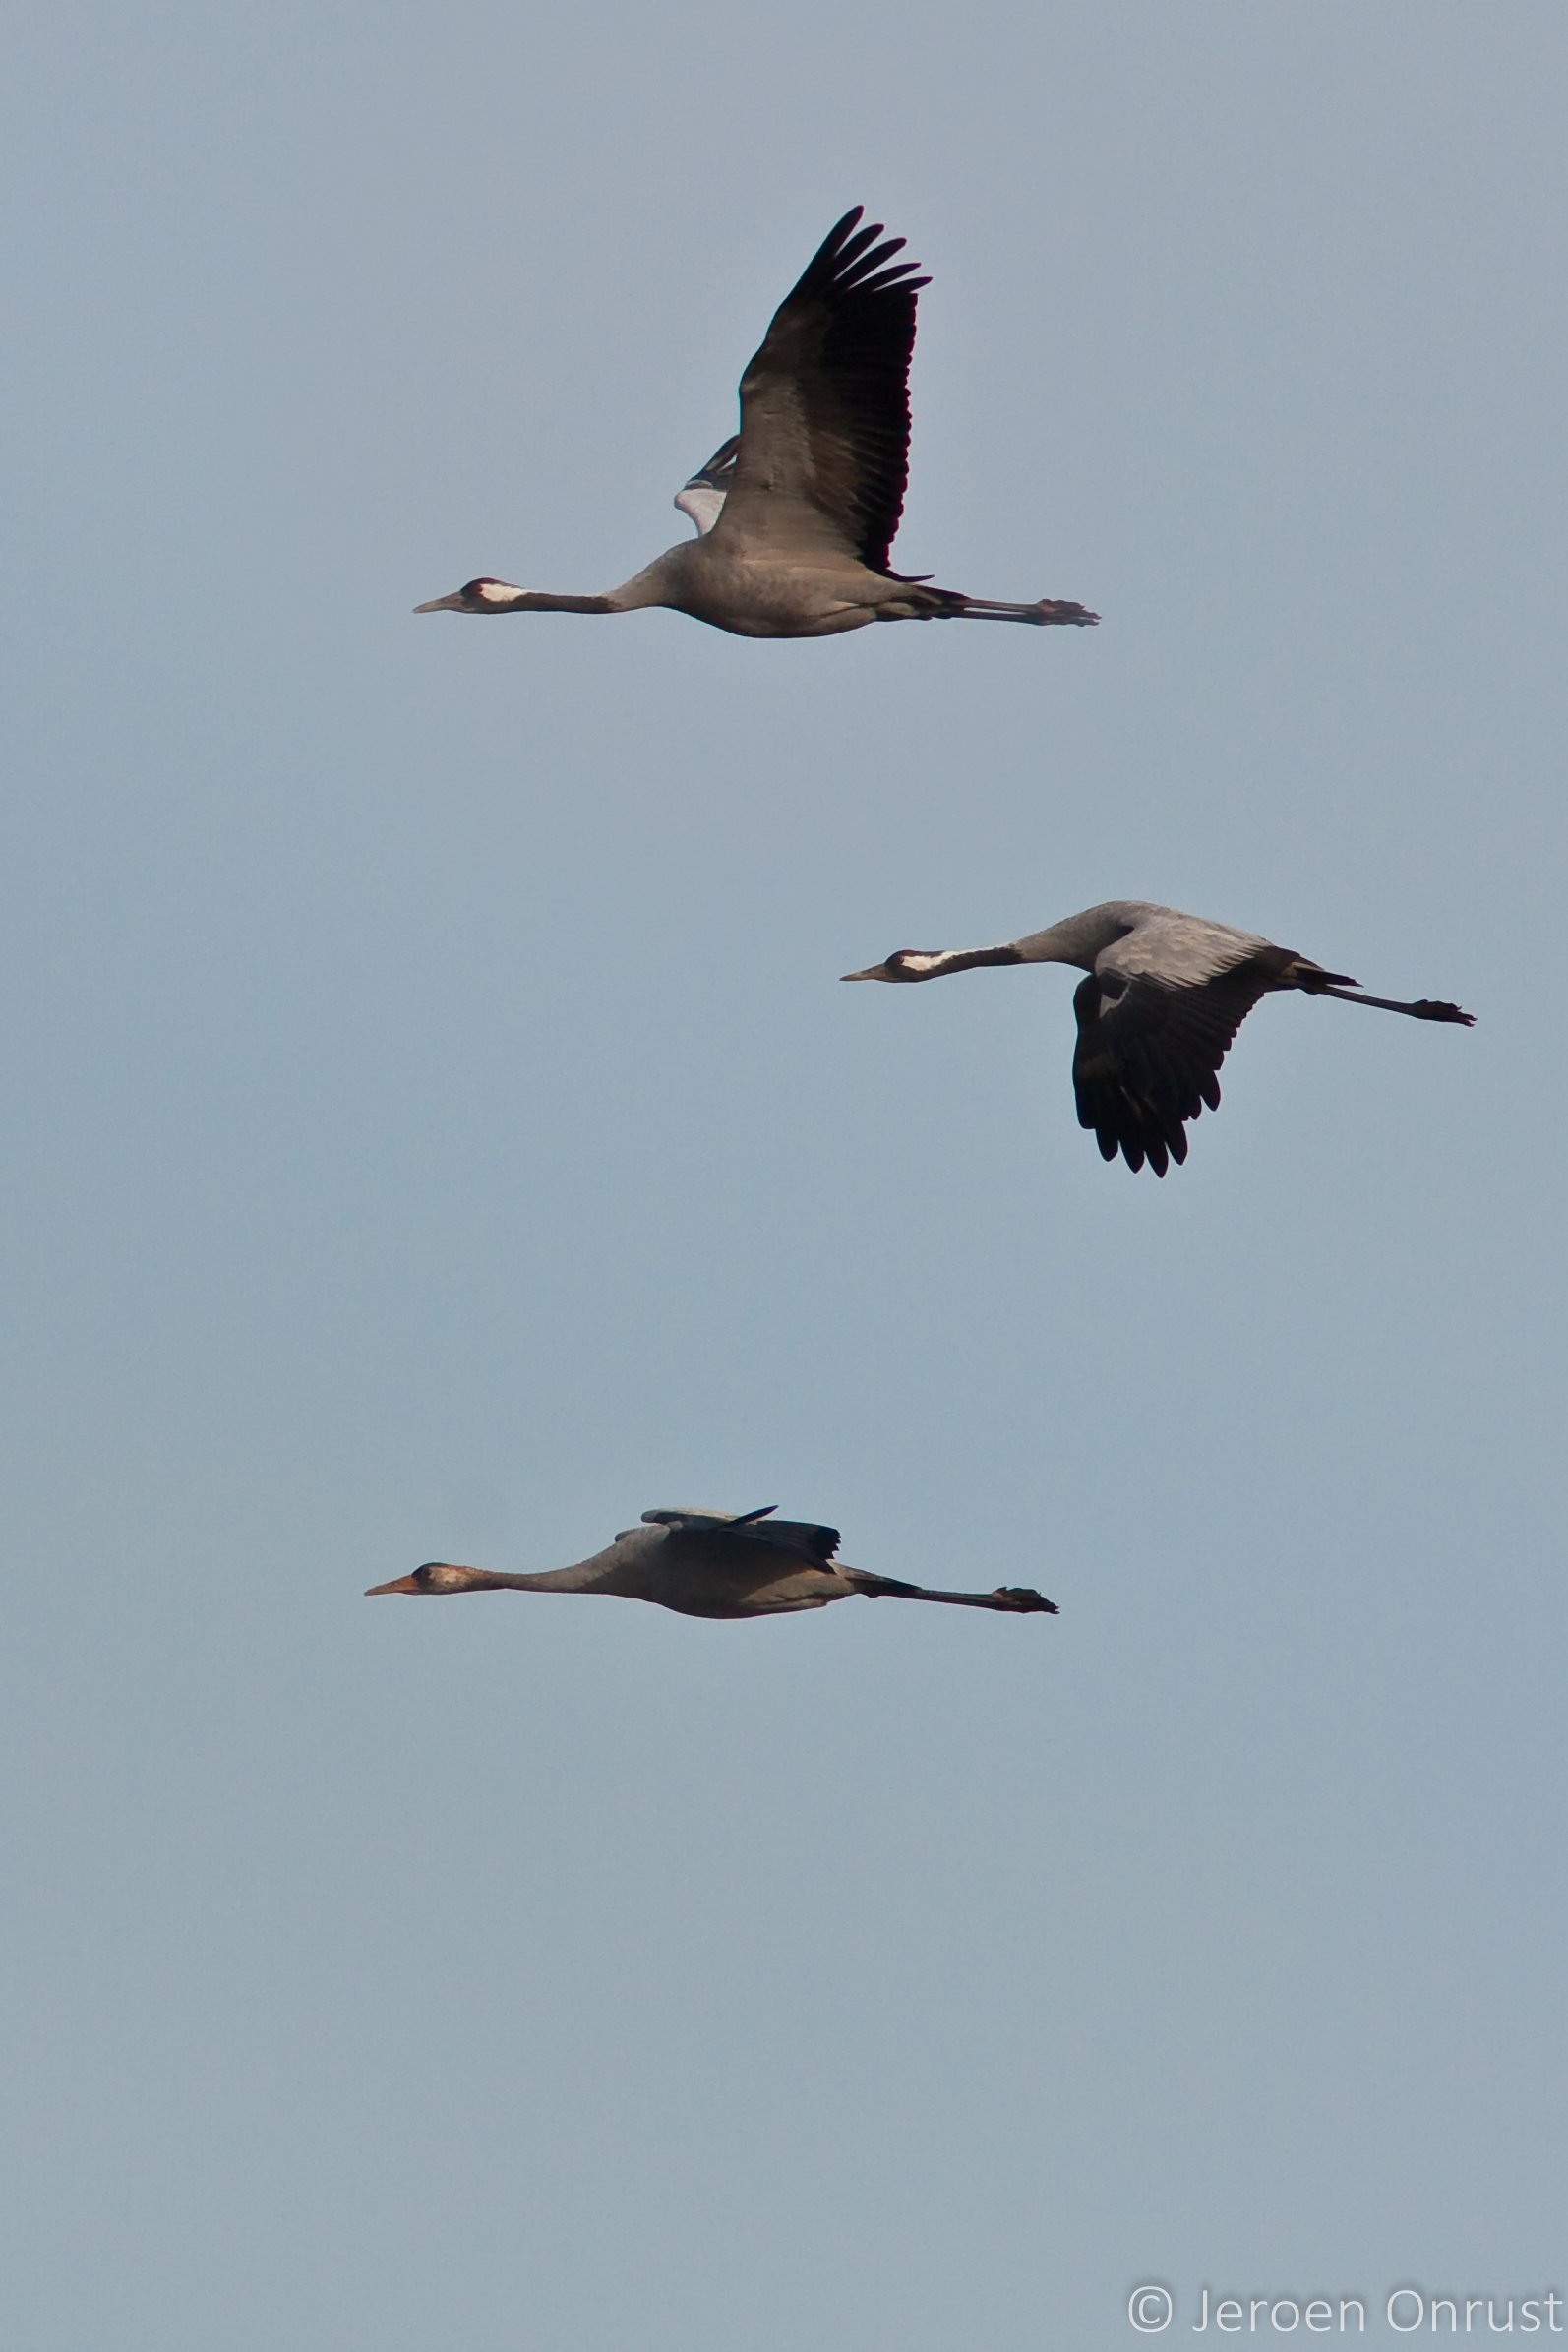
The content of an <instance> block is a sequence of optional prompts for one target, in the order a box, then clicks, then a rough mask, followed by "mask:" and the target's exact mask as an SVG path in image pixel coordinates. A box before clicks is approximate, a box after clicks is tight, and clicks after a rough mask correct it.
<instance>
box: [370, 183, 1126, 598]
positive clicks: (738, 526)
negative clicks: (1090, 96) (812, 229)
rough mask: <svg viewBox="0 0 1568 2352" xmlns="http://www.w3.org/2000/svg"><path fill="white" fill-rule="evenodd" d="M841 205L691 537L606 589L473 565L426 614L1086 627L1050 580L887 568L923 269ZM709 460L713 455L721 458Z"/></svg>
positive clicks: (779, 330)
mask: <svg viewBox="0 0 1568 2352" xmlns="http://www.w3.org/2000/svg"><path fill="white" fill-rule="evenodd" d="M860 217H861V208H860V207H859V206H858V205H857V206H856V208H855V210H854V211H852V212H847V213H846V214H845V215H844V218H843V219H842V220H841V221H839V223H838V225H837V227H836V228H834V229H833V230H832V231H831V232H830V233H829V235H828V236H827V238H826V240H825V241H824V243H823V244H822V245H821V247H820V248H819V250H818V251H817V253H816V254H815V255H814V257H813V259H812V261H811V263H810V264H809V265H808V267H807V269H806V271H805V273H804V275H803V276H802V277H801V279H800V282H799V283H798V284H797V285H796V286H795V287H794V288H793V290H792V291H791V292H790V293H789V294H787V295H786V296H785V298H784V300H783V302H782V303H781V304H780V305H779V307H778V310H777V311H776V312H775V313H774V316H773V322H772V325H771V326H770V327H769V329H768V331H767V334H766V337H765V338H764V340H763V343H762V346H761V348H760V350H759V351H757V352H756V354H755V356H754V358H753V359H752V361H751V363H750V365H749V366H748V367H747V370H746V373H745V375H744V376H743V377H742V379H741V430H740V433H739V435H738V436H737V437H736V438H735V440H734V441H733V442H726V443H725V445H724V447H723V449H721V450H719V451H718V452H716V454H715V455H714V456H713V457H712V458H710V459H709V461H708V464H707V465H706V466H705V467H704V468H703V470H702V472H701V473H700V474H696V475H694V476H693V478H692V480H691V481H690V482H689V483H688V484H687V486H686V488H685V489H684V490H683V491H682V492H681V493H680V495H679V496H678V498H677V500H676V505H677V506H678V507H679V508H680V509H681V510H682V512H683V513H687V514H689V515H690V516H691V517H692V519H693V521H694V522H695V524H696V526H697V533H698V536H697V537H696V538H695V539H692V540H687V541H684V542H683V543H682V544H681V545H680V546H678V547H672V548H670V549H668V550H667V552H666V553H665V554H664V555H662V556H659V557H657V558H655V560H654V561H653V562H652V563H651V564H649V565H647V566H646V567H645V568H644V569H643V570H642V571H641V572H638V573H634V574H633V577H632V578H631V579H629V580H626V581H624V582H623V584H622V585H621V586H620V587H619V588H612V589H610V590H609V591H608V592H607V593H606V594H605V595H602V596H556V595H550V594H546V593H544V592H542V591H537V590H533V589H527V588H517V587H513V586H512V584H511V583H510V582H509V581H507V580H500V579H490V578H480V579H471V580H469V581H467V582H466V584H465V585H464V586H463V587H461V588H458V589H457V590H455V592H454V593H453V594H452V595H451V596H438V597H435V598H434V599H433V600H432V601H431V602H430V603H429V604H421V605H416V606H415V608H414V609H415V611H416V612H421V613H443V612H453V613H631V612H636V611H638V610H641V609H643V608H645V607H647V606H650V605H662V606H665V607H666V608H668V609H670V610H673V611H675V612H678V613H689V614H690V615H691V616H692V618H693V619H694V620H696V621H706V622H708V623H709V624H710V625H711V626H712V627H713V628H715V629H724V630H728V631H730V632H731V633H732V634H734V635H736V636H746V637H819V636H836V635H838V634H839V633H841V632H843V631H844V630H847V629H861V628H864V627H865V626H866V624H867V623H868V622H871V621H930V620H971V621H1021V622H1029V623H1033V624H1034V625H1036V626H1037V627H1040V626H1050V625H1052V624H1055V625H1062V626H1070V627H1080V628H1086V627H1089V626H1092V624H1093V623H1094V621H1095V620H1096V619H1097V617H1098V616H1097V615H1096V614H1094V613H1091V612H1088V611H1087V610H1086V609H1085V608H1084V606H1082V605H1081V604H1072V603H1062V602H1056V601H1053V600H1051V599H1049V598H1045V597H1042V598H1041V599H1040V600H1039V601H1038V602H1037V603H1034V604H1001V603H996V602H994V601H992V600H990V599H988V598H985V597H974V596H966V595H963V594H961V593H960V592H959V591H958V590H957V589H953V588H934V587H933V586H932V585H931V584H930V582H929V581H928V580H924V579H907V578H904V577H902V576H901V575H900V574H899V573H895V572H890V571H889V570H888V568H887V567H888V556H889V552H890V550H891V547H892V541H893V535H894V533H895V531H896V530H897V528H898V519H899V516H900V514H901V513H902V512H903V505H904V487H905V482H906V480H907V476H908V458H909V357H910V352H911V350H912V349H913V347H914V341H915V303H916V297H917V295H918V293H919V290H920V288H921V287H922V286H924V285H927V284H929V283H930V280H929V279H928V278H924V277H917V276H915V275H914V274H913V271H914V264H913V263H912V262H900V263H896V264H893V266H892V267H889V266H888V265H889V263H890V261H891V257H892V256H893V255H894V254H896V253H899V252H901V251H902V249H903V244H904V240H903V238H902V237H891V238H889V239H888V240H887V242H886V243H885V244H882V245H878V244H877V243H876V239H877V238H878V237H879V236H880V235H881V233H882V232H881V226H880V223H876V224H874V225H873V226H871V227H869V228H857V223H858V222H859V220H860ZM715 468H718V469H719V471H718V472H715V470H714V469H715Z"/></svg>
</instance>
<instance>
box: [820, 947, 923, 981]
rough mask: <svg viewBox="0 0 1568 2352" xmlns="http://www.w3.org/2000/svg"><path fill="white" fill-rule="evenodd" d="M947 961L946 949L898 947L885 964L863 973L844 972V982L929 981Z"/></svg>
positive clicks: (876, 965)
mask: <svg viewBox="0 0 1568 2352" xmlns="http://www.w3.org/2000/svg"><path fill="white" fill-rule="evenodd" d="M946 961H947V950H946V948H944V947H942V948H923V947H900V948H899V949H897V951H896V952H895V953H894V954H892V955H890V956H889V957H888V959H887V961H886V963H885V964H871V965H869V966H868V967H867V969H866V970H865V971H864V972H845V973H842V974H841V975H840V977H841V978H842V979H844V980H930V978H931V977H932V974H933V973H934V972H937V971H939V970H940V969H941V967H942V965H943V964H944V963H945V962H946Z"/></svg>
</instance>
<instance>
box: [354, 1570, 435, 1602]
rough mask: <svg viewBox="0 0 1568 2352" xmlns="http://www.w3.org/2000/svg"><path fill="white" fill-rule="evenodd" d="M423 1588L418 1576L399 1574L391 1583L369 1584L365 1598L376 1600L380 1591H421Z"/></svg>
mask: <svg viewBox="0 0 1568 2352" xmlns="http://www.w3.org/2000/svg"><path fill="white" fill-rule="evenodd" d="M423 1590H424V1587H423V1586H422V1585H421V1584H420V1582H419V1579H418V1578H417V1577H416V1576H398V1577H394V1578H393V1579H392V1583H391V1584H390V1585H371V1586H369V1587H368V1588H367V1590H366V1593H365V1598H366V1599H367V1600H374V1599H375V1598H376V1596H377V1594H378V1593H419V1592H423Z"/></svg>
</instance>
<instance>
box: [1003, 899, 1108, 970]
mask: <svg viewBox="0 0 1568 2352" xmlns="http://www.w3.org/2000/svg"><path fill="white" fill-rule="evenodd" d="M1134 926H1135V918H1134V916H1133V914H1132V912H1131V909H1130V907H1129V906H1127V905H1126V904H1124V903H1123V902H1122V901H1120V900H1118V899H1112V900H1110V901H1108V903H1107V904H1106V905H1104V906H1098V907H1086V908H1085V909H1084V912H1083V913H1082V914H1081V915H1068V916H1066V917H1065V918H1064V920H1063V921H1062V922H1060V923H1053V924H1050V925H1048V927H1047V929H1046V930H1045V931H1032V932H1030V933H1029V934H1028V935H1027V936H1026V937H1025V938H1022V939H1015V940H1014V941H1013V944H1012V954H1013V958H1014V960H1015V961H1016V962H1018V963H1020V964H1076V966H1077V967H1078V969H1079V971H1080V972H1092V971H1093V970H1094V963H1095V957H1096V956H1097V955H1100V954H1101V953H1103V951H1104V950H1105V949H1106V948H1107V947H1110V946H1112V945H1113V944H1114V942H1115V941H1116V940H1117V939H1124V938H1125V937H1126V935H1127V934H1128V932H1129V931H1131V930H1133V929H1134Z"/></svg>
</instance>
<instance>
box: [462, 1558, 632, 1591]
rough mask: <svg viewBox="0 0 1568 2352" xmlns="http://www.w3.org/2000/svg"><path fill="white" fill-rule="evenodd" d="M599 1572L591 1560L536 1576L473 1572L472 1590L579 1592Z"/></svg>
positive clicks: (597, 1566) (592, 1580)
mask: <svg viewBox="0 0 1568 2352" xmlns="http://www.w3.org/2000/svg"><path fill="white" fill-rule="evenodd" d="M600 1573H602V1570H601V1568H600V1564H599V1563H598V1562H597V1561H594V1560H578V1561H576V1562H575V1563H574V1564H573V1566H572V1567H570V1568H547V1569H544V1570H541V1572H540V1573H539V1574H538V1575H536V1576H505V1575H500V1574H497V1573H494V1572H492V1571H490V1570H486V1571H484V1572H483V1573H481V1572H480V1571H479V1570H477V1569H476V1570H475V1571H474V1577H475V1583H474V1586H473V1588H472V1589H473V1590H474V1591H476V1592H486V1593H501V1592H506V1593H581V1592H585V1591H586V1590H587V1588H588V1587H589V1586H590V1585H592V1584H593V1583H594V1582H595V1581H596V1577H597V1575H598V1574H600Z"/></svg>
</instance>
